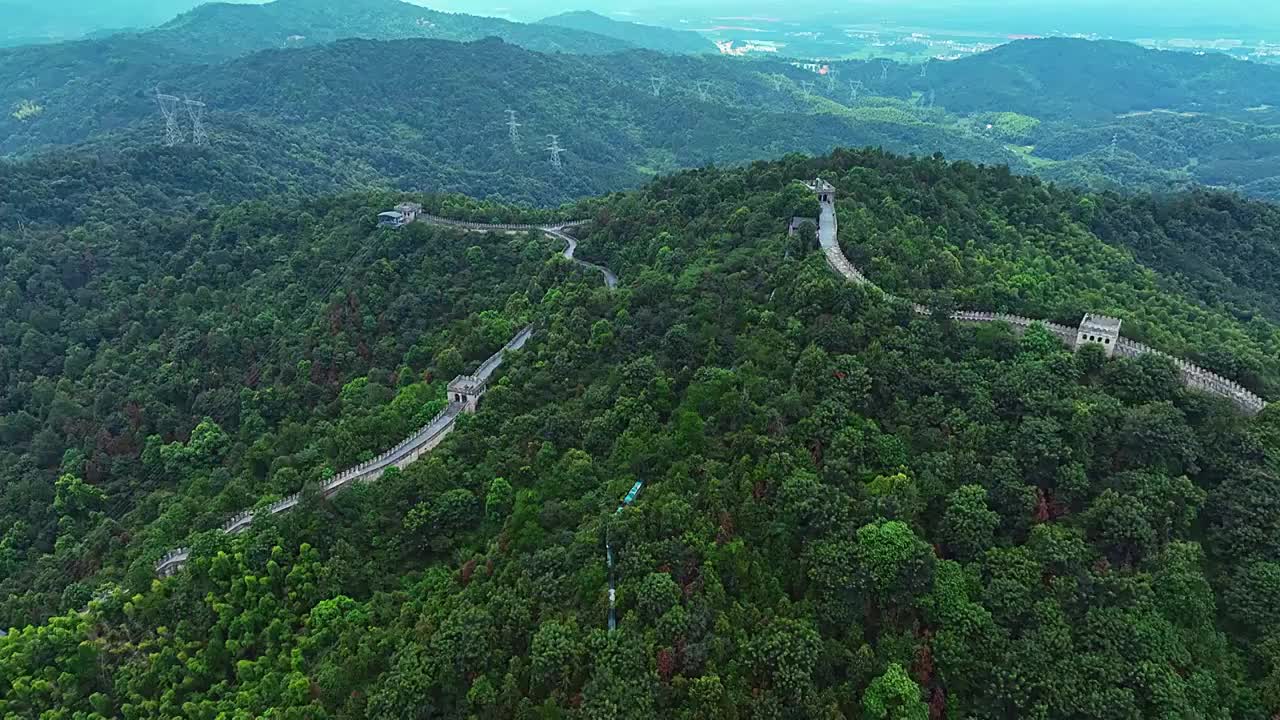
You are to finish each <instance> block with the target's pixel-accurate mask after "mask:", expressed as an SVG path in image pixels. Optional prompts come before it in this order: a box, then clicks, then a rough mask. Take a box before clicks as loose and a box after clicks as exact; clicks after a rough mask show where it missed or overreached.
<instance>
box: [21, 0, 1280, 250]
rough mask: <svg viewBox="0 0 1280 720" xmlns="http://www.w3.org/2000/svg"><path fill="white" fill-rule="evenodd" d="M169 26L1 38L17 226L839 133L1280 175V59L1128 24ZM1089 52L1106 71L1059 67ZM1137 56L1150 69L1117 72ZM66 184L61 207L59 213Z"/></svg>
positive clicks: (559, 179)
mask: <svg viewBox="0 0 1280 720" xmlns="http://www.w3.org/2000/svg"><path fill="white" fill-rule="evenodd" d="M392 1H393V2H394V0H392ZM283 2H284V0H280V2H278V3H274V4H272V5H268V6H208V7H207V8H206V10H205V11H202V12H198V13H196V14H194V15H192V16H190V17H185V16H184V19H182V21H181V22H178V21H175V24H174V25H173V27H172V28H171V29H170V30H165V32H175V33H176V32H179V30H181V31H182V32H191V33H196V32H199V33H204V34H205V35H207V37H208V38H214V39H216V38H219V37H226V36H228V35H234V36H235V37H237V38H251V37H252V33H240V32H237V31H235V30H234V29H233V28H234V27H236V26H227V25H225V23H222V22H221V21H215V20H216V18H214V17H205V16H206V15H209V14H211V13H212V14H214V15H216V13H215V12H214V10H215V9H217V8H221V9H220V10H218V12H224V11H225V12H232V13H233V14H234V12H259V11H262V12H266V11H265V10H262V9H261V8H275V7H276V6H277V5H280V4H281V3H283ZM293 2H294V4H286V5H285V8H284V9H286V10H288V9H290V8H292V9H293V10H298V8H299V6H297V5H296V3H298V2H301V0H293ZM395 4H397V5H403V3H398V2H397V3H395ZM233 7H234V8H236V10H235V11H234V12H233V11H232V10H231V8H233ZM405 7H410V6H405ZM276 12H282V10H277V11H276ZM370 12H374V10H373V9H371V10H370ZM290 17H291V22H302V21H303V19H302V18H297V19H295V18H292V16H290ZM307 17H309V16H307ZM450 17H451V18H454V20H453V21H454V22H463V21H464V20H465V19H466V16H450ZM255 22H257V21H255ZM317 22H318V21H317ZM415 27H416V26H415ZM521 27H530V28H541V27H544V25H542V24H537V25H533V26H521ZM545 27H546V28H548V29H550V30H556V29H558V28H555V27H553V26H551V25H546V26H545ZM486 32H487V31H486ZM566 32H568V31H567V30H566ZM494 34H500V33H494ZM475 36H476V35H475V34H472V35H465V34H464V35H458V36H456V37H455V36H448V35H446V36H445V37H446V38H450V39H468V38H472V37H475ZM165 37H166V36H165V35H164V34H163V33H162V32H161V31H159V30H157V31H156V32H154V33H147V34H143V35H138V36H132V35H121V36H115V37H111V38H107V39H103V40H95V41H85V42H79V43H63V44H58V45H50V46H33V47H27V48H15V49H10V50H0V110H3V112H0V183H2V184H3V185H0V224H10V225H11V224H13V223H14V222H16V220H17V219H25V221H26V222H28V223H50V222H58V223H62V224H67V223H75V222H83V221H85V220H88V219H92V218H93V217H95V213H96V209H97V208H103V207H105V208H116V207H118V206H119V205H120V204H121V203H122V202H123V203H127V204H130V205H134V204H136V205H138V206H142V207H147V208H151V209H154V210H172V209H174V208H178V207H182V206H187V205H190V204H193V203H194V204H199V205H201V206H209V205H213V204H222V203H229V202H237V201H241V200H248V199H255V198H256V199H261V198H264V197H268V196H277V195H287V196H289V197H291V198H294V199H305V197H307V196H309V195H312V194H316V193H333V192H344V191H351V190H374V189H386V188H395V189H399V190H404V191H418V192H423V191H425V192H460V193H465V194H467V195H470V196H475V197H485V198H492V199H495V200H500V201H503V202H507V203H515V204H529V205H536V206H542V207H547V206H556V205H559V204H562V203H565V202H572V201H576V200H578V199H581V198H584V197H591V196H596V195H600V194H603V193H607V192H612V191H617V190H627V189H634V188H637V187H639V186H641V185H643V184H644V183H645V182H647V181H649V180H650V179H652V178H654V177H656V176H659V175H662V174H665V173H670V172H675V171H678V170H681V169H685V168H691V167H701V166H704V165H708V164H714V165H718V166H727V165H736V164H742V163H746V162H750V161H752V160H756V159H771V158H775V159H776V158H779V157H781V156H783V155H785V154H786V153H788V152H802V153H809V154H821V153H826V152H829V151H831V150H832V149H833V148H835V147H879V148H883V149H886V150H889V151H892V152H895V153H899V154H916V155H921V156H928V155H933V154H935V153H942V154H943V155H945V156H946V157H948V158H951V159H963V160H968V161H971V162H977V163H983V164H992V165H1008V166H1009V167H1011V168H1013V169H1014V170H1015V171H1017V172H1019V173H1024V174H1036V175H1039V176H1040V177H1042V178H1044V179H1046V180H1050V181H1053V182H1055V183H1058V184H1065V185H1071V186H1076V187H1084V188H1087V189H1090V190H1094V191H1097V192H1105V191H1125V192H1129V191H1134V190H1140V191H1151V192H1169V191H1174V190H1181V189H1186V188H1188V187H1190V186H1193V185H1195V184H1197V183H1198V184H1205V185H1211V186H1218V187H1221V188H1226V189H1231V190H1234V191H1237V192H1240V193H1241V194H1243V195H1245V196H1249V197H1255V198H1262V199H1272V200H1274V199H1276V198H1277V197H1280V174H1278V171H1277V168H1280V140H1277V138H1280V115H1277V111H1276V110H1275V108H1276V107H1280V97H1278V96H1277V88H1280V68H1277V67H1270V66H1260V65H1252V64H1249V63H1244V62H1237V61H1232V60H1225V59H1218V58H1212V57H1207V56H1206V57H1197V56H1194V55H1180V54H1176V53H1158V52H1154V51H1148V50H1142V49H1140V48H1137V47H1136V46H1132V45H1125V44H1121V43H1090V42H1086V41H1075V40H1055V41H1026V42H1019V43H1011V44H1010V45H1008V46H1004V47H1001V48H998V49H997V50H994V51H991V52H990V53H984V54H982V55H978V56H975V57H972V58H967V59H964V60H959V61H955V62H949V63H932V64H931V66H930V67H932V68H933V69H932V70H931V71H929V70H928V68H921V67H920V66H917V65H901V64H888V65H884V66H882V65H881V63H879V62H876V61H871V62H847V63H836V64H834V65H832V70H831V72H830V73H828V75H826V76H818V75H814V74H813V73H812V72H810V71H808V70H804V69H801V68H799V67H795V66H793V65H792V64H791V63H789V62H786V61H781V60H776V59H775V60H761V61H751V60H743V59H737V58H722V57H718V56H699V55H679V54H661V53H657V52H651V51H646V50H636V49H630V50H626V49H623V50H622V51H619V52H610V53H606V54H588V53H586V51H583V52H580V53H567V52H566V53H540V52H534V51H531V50H529V49H527V48H524V47H520V46H519V45H518V44H513V43H518V42H519V40H518V39H516V38H512V37H510V36H506V37H507V41H506V42H501V41H499V40H497V39H495V38H492V37H490V38H487V39H481V40H477V41H475V42H469V43H464V44H459V43H456V42H451V41H449V40H446V39H434V40H433V39H401V40H395V41H374V40H344V41H340V42H335V43H329V44H314V45H313V44H306V43H303V44H300V45H299V46H298V47H290V48H288V49H281V47H280V46H279V45H278V44H263V45H262V48H266V49H262V48H258V46H253V47H252V48H250V47H246V48H243V52H241V51H240V50H237V51H236V52H234V53H230V52H229V53H228V55H227V56H226V57H220V58H217V59H215V60H216V61H215V60H209V59H202V57H201V56H199V55H196V54H192V53H189V52H188V51H186V50H183V49H182V48H188V47H191V48H195V47H199V46H200V42H203V41H197V40H195V39H184V40H182V41H180V42H173V41H170V40H166V39H165ZM211 42H212V41H211ZM245 42H249V40H248V39H246V40H245ZM215 44H216V45H217V46H218V47H223V46H224V45H226V44H225V43H215ZM250 44H252V43H250ZM534 47H541V46H537V45H535V46H534ZM251 49H261V51H260V52H252V53H250V50H251ZM543 49H545V48H543ZM245 53H250V54H245ZM1166 55H1178V57H1177V58H1168V57H1165V56H1166ZM1073 63H1075V66H1077V67H1079V68H1081V72H1082V73H1084V72H1087V73H1088V75H1089V76H1090V77H1091V78H1093V80H1091V81H1090V84H1089V85H1088V88H1089V91H1088V92H1084V93H1082V92H1080V91H1078V90H1076V89H1075V86H1074V85H1063V84H1061V83H1056V82H1051V80H1052V78H1053V73H1055V72H1057V70H1056V68H1058V67H1060V66H1064V65H1065V66H1072V64H1073ZM922 72H923V74H922ZM1122 72H1129V73H1131V74H1133V75H1134V77H1132V78H1131V79H1130V80H1129V81H1126V83H1114V84H1112V85H1110V86H1107V87H1106V88H1097V87H1094V84H1096V83H1097V82H1101V81H1102V80H1104V79H1108V78H1114V77H1116V76H1117V74H1120V73H1122ZM157 90H159V91H160V92H162V93H165V94H170V95H172V96H174V97H178V98H181V99H187V98H190V99H192V100H194V101H198V102H202V103H204V105H205V110H204V111H203V112H204V118H203V124H204V126H205V127H206V129H207V132H208V136H209V139H210V144H209V145H208V146H207V147H199V146H196V145H193V144H192V143H191V139H192V136H193V131H192V125H193V122H192V120H191V118H189V117H188V110H189V109H190V108H188V106H186V105H185V104H182V105H179V106H178V107H177V117H176V123H177V129H178V135H179V136H180V138H181V140H182V142H181V144H178V145H177V146H175V147H166V146H165V138H166V132H165V121H164V119H163V117H162V113H161V108H160V107H159V105H158V103H157V100H156V96H155V95H156V92H157ZM1206 98H1208V99H1211V100H1212V102H1210V101H1209V100H1206ZM508 111H511V112H514V113H515V120H516V122H517V123H519V125H520V126H519V128H518V132H519V136H518V138H517V140H516V141H515V142H513V141H512V140H511V139H510V136H509V129H508V125H507V122H508V120H509V117H510V116H509V115H508ZM549 135H556V136H557V137H558V142H559V144H560V146H561V147H564V148H565V149H566V152H565V153H564V156H563V160H564V163H565V168H566V170H565V172H557V171H556V170H555V169H554V168H553V166H552V165H551V163H550V161H549V155H548V153H547V152H546V150H545V149H546V148H547V147H548V144H549V138H548V136H549ZM68 170H71V172H68ZM143 177H145V178H147V179H148V181H147V182H146V183H139V181H138V178H143ZM138 184H143V185H145V186H146V187H135V186H136V185H138ZM122 196H125V197H122ZM53 198H57V200H58V201H59V203H60V205H61V209H60V210H59V212H57V213H56V214H55V215H41V214H38V213H37V212H36V211H37V210H38V209H40V208H45V207H47V206H48V201H49V200H51V199H53ZM108 212H110V211H108Z"/></svg>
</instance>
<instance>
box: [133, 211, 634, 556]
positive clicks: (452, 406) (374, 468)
mask: <svg viewBox="0 0 1280 720" xmlns="http://www.w3.org/2000/svg"><path fill="white" fill-rule="evenodd" d="M419 220H420V221H422V222H430V223H435V224H439V225H448V226H451V227H461V228H464V229H467V230H475V231H479V232H495V231H497V232H521V231H528V230H542V231H543V232H545V233H546V234H547V235H548V236H549V237H554V238H558V239H561V240H564V241H565V242H567V243H568V247H566V248H565V250H564V257H566V258H568V259H569V260H572V261H574V262H576V263H578V264H580V265H582V266H584V267H587V268H590V269H593V270H596V271H599V272H600V273H602V274H603V275H604V281H605V285H607V286H608V287H609V288H610V289H613V288H615V287H617V285H618V276H617V275H614V274H613V272H612V271H610V270H609V269H608V268H606V267H603V266H600V265H594V264H592V263H588V262H586V261H583V260H578V259H577V258H575V257H574V253H575V251H576V250H577V247H578V242H577V240H576V239H574V238H573V236H571V235H569V234H568V233H566V232H565V230H566V229H570V228H574V227H579V226H581V225H584V224H585V223H586V221H576V222H571V223H560V224H556V225H482V224H479V223H460V222H456V221H452V220H445V219H444V218H436V217H434V216H430V215H420V216H419ZM533 334H534V329H533V327H532V326H529V327H526V328H523V329H522V330H520V332H518V333H516V335H515V337H513V338H511V340H510V341H508V342H507V344H506V345H503V346H502V348H501V349H500V350H498V352H496V353H494V354H493V355H491V356H489V357H488V358H487V359H486V360H485V361H484V362H482V363H480V366H479V367H478V368H476V371H475V373H474V374H472V375H469V376H464V377H465V378H466V379H470V380H473V381H475V384H476V386H477V387H478V388H479V390H480V392H482V393H483V392H484V390H485V389H486V388H487V387H488V385H489V380H490V378H491V377H492V376H493V373H494V372H495V371H496V370H497V369H498V368H499V367H501V366H502V362H503V360H504V358H505V357H506V353H508V352H514V351H516V350H519V349H520V348H522V347H524V346H525V343H527V342H528V341H529V338H531V337H533ZM464 407H465V403H462V402H450V403H449V404H448V405H446V406H445V408H444V409H443V410H441V411H440V413H439V414H437V415H436V416H435V417H434V418H432V419H431V422H428V423H427V424H426V425H423V426H422V427H421V428H419V429H418V430H417V431H415V432H414V433H413V434H411V435H409V437H407V438H405V439H404V440H402V441H401V442H400V443H399V444H398V445H396V446H395V447H393V448H391V449H390V450H387V451H385V452H383V453H382V454H380V455H378V456H377V457H376V458H373V459H372V460H368V461H366V462H363V463H360V464H359V465H356V466H355V467H351V468H347V469H346V470H344V471H342V472H340V473H338V474H337V475H335V476H333V477H332V478H329V479H328V480H326V481H325V483H324V485H323V486H321V494H322V495H323V496H324V497H325V498H331V497H333V496H335V495H337V494H338V493H340V492H342V491H343V490H346V489H347V488H349V487H351V486H352V485H354V484H355V483H357V482H373V481H375V480H377V479H378V478H380V477H382V475H383V473H385V472H386V471H387V469H388V468H393V467H394V468H399V469H402V470H403V469H404V468H406V467H408V466H409V465H411V464H413V463H414V462H416V461H417V460H418V459H419V458H420V457H422V456H423V455H425V454H427V453H428V452H430V451H431V450H433V449H435V447H436V446H437V445H439V444H440V443H441V442H442V441H443V440H444V439H445V437H446V436H447V435H448V434H449V433H450V432H452V431H453V428H454V426H455V425H456V423H457V420H458V416H459V415H461V414H462V413H463V410H464ZM301 499H302V493H294V494H292V495H290V496H288V497H286V498H283V499H281V500H277V501H276V502H274V503H272V504H270V505H268V506H267V507H265V508H261V509H259V510H245V511H242V512H240V513H237V514H236V515H234V516H232V517H231V518H230V519H229V520H227V521H226V522H225V523H223V525H222V531H223V532H225V533H230V534H234V533H239V532H243V531H244V530H245V529H246V528H248V527H249V526H250V525H252V524H253V521H254V520H255V519H256V518H258V517H263V516H267V515H278V514H280V513H283V512H287V511H289V510H292V509H293V508H294V507H296V506H297V505H298V503H299V502H300V501H301ZM190 557H191V549H190V548H188V547H180V548H174V549H173V550H170V551H169V552H167V553H165V555H164V556H163V557H161V558H160V560H159V561H158V562H156V566H155V569H156V574H157V575H159V576H160V577H168V576H169V575H172V574H174V573H176V572H178V570H180V569H182V566H183V565H185V564H186V563H187V560H188V559H190Z"/></svg>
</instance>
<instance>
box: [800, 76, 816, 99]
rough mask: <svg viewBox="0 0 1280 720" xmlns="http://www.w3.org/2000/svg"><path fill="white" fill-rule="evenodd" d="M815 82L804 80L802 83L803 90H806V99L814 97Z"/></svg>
mask: <svg viewBox="0 0 1280 720" xmlns="http://www.w3.org/2000/svg"><path fill="white" fill-rule="evenodd" d="M813 86H814V82H813V81H812V80H804V81H802V82H801V83H800V87H801V89H803V90H804V94H805V97H809V96H811V95H813Z"/></svg>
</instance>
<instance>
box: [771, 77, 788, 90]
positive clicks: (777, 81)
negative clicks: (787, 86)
mask: <svg viewBox="0 0 1280 720" xmlns="http://www.w3.org/2000/svg"><path fill="white" fill-rule="evenodd" d="M769 79H770V80H772V81H773V91H774V92H782V83H783V81H784V80H786V78H784V77H782V76H781V75H770V76H769Z"/></svg>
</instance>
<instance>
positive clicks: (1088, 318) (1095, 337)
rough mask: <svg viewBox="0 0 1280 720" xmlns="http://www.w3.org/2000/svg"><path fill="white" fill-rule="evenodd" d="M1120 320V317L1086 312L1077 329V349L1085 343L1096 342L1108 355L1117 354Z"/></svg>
mask: <svg viewBox="0 0 1280 720" xmlns="http://www.w3.org/2000/svg"><path fill="white" fill-rule="evenodd" d="M1120 322H1121V321H1120V318H1113V317H1107V316H1106V315H1089V314H1086V315H1085V316H1084V319H1083V320H1081V321H1080V329H1079V330H1078V331H1076V350H1079V349H1080V348H1082V347H1084V345H1085V343H1096V344H1098V345H1101V346H1102V348H1103V350H1105V351H1106V353H1107V357H1111V356H1112V355H1115V353H1116V342H1117V341H1119V340H1120Z"/></svg>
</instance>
